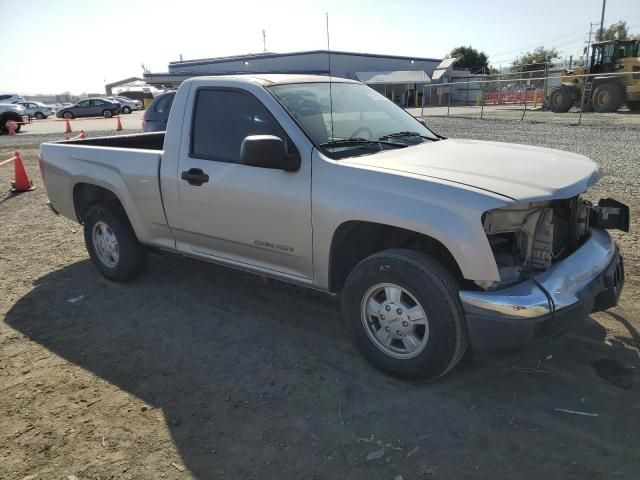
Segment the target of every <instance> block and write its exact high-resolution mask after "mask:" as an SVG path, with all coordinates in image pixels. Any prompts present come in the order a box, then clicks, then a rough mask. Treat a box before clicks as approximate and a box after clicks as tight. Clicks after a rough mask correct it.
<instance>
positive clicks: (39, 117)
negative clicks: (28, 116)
mask: <svg viewBox="0 0 640 480" xmlns="http://www.w3.org/2000/svg"><path fill="white" fill-rule="evenodd" d="M34 117H35V118H36V119H38V120H44V119H45V118H47V117H46V115H45V114H44V113H42V112H36V113H35V115H34Z"/></svg>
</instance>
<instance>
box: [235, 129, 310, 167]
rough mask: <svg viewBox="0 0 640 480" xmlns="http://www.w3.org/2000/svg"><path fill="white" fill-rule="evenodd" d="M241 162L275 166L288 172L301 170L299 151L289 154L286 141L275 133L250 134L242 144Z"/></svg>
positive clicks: (257, 165)
mask: <svg viewBox="0 0 640 480" xmlns="http://www.w3.org/2000/svg"><path fill="white" fill-rule="evenodd" d="M240 163H242V164H243V165H251V166H252V167H260V168H273V169H275V170H284V171H286V172H297V171H298V170H300V155H299V154H298V153H297V151H296V152H295V154H294V153H292V154H287V150H286V148H285V146H284V141H283V140H282V139H281V138H280V137H276V136H274V135H249V136H248V137H245V139H244V140H242V145H241V146H240Z"/></svg>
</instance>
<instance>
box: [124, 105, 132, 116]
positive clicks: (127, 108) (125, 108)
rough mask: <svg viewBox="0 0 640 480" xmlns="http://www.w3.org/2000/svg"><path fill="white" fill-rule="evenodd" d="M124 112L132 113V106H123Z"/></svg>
mask: <svg viewBox="0 0 640 480" xmlns="http://www.w3.org/2000/svg"><path fill="white" fill-rule="evenodd" d="M122 113H124V114H129V113H131V108H130V107H126V106H125V107H122Z"/></svg>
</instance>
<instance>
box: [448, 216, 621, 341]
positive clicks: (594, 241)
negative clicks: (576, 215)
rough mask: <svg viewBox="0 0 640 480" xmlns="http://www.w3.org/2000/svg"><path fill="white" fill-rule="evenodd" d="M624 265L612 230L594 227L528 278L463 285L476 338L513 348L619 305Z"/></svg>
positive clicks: (464, 303) (465, 305)
mask: <svg viewBox="0 0 640 480" xmlns="http://www.w3.org/2000/svg"><path fill="white" fill-rule="evenodd" d="M623 285H624V265H623V261H622V257H621V256H620V253H619V251H618V247H617V245H616V244H615V242H614V241H613V240H612V239H611V237H610V236H609V234H608V233H607V232H606V231H604V230H601V229H597V228H591V229H590V231H589V239H588V240H587V241H586V242H585V243H584V244H583V245H581V246H580V248H578V249H577V250H576V251H575V252H573V253H572V254H571V255H570V256H568V257H567V258H565V259H564V260H562V261H561V262H558V263H557V264H555V265H553V266H552V267H551V268H549V269H547V270H545V271H544V272H541V273H540V274H538V275H536V276H534V277H531V278H530V279H529V280H526V281H524V282H521V283H518V284H516V285H513V286H511V287H508V288H505V289H502V290H496V291H486V292H477V291H461V292H460V299H461V300H462V306H463V308H464V311H465V314H466V318H467V326H468V329H469V336H470V340H471V344H472V345H473V346H475V347H479V348H483V347H488V348H513V347H518V346H523V345H527V344H530V343H534V342H536V341H537V340H541V339H543V338H546V337H548V336H550V335H553V334H554V333H557V332H559V331H562V330H565V329H566V328H568V327H569V325H570V324H571V323H572V322H573V321H574V320H578V319H580V318H584V317H585V316H586V315H588V314H589V313H591V312H592V311H594V310H605V309H607V308H610V307H613V306H615V305H617V303H618V298H619V297H620V293H621V291H622V287H623Z"/></svg>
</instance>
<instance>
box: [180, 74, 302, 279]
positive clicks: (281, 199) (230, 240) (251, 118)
mask: <svg viewBox="0 0 640 480" xmlns="http://www.w3.org/2000/svg"><path fill="white" fill-rule="evenodd" d="M190 103H191V104H192V105H193V109H194V114H193V116H192V118H191V119H190V120H191V122H192V123H191V129H188V128H185V129H184V133H183V137H182V148H181V149H180V157H179V162H178V172H177V173H178V194H179V197H180V208H181V221H182V228H181V229H179V230H178V231H176V240H178V244H179V248H181V249H184V250H186V251H189V252H191V253H193V254H197V255H199V256H204V257H210V258H212V259H220V260H223V261H224V262H225V263H231V264H236V265H240V266H244V267H246V268H248V269H250V270H262V271H265V272H267V273H268V272H277V273H279V274H283V275H286V276H292V277H297V278H299V279H304V280H307V281H308V280H310V279H311V278H312V273H313V269H312V260H311V259H312V243H311V164H310V159H309V158H302V161H301V166H300V169H299V170H298V171H295V172H285V171H283V170H276V169H271V168H263V167H256V166H249V165H243V164H241V163H240V147H241V144H242V141H243V140H244V138H245V137H247V136H250V135H275V136H278V137H280V138H282V139H283V140H285V143H288V145H289V147H290V148H292V149H295V148H296V147H295V145H293V142H292V141H291V139H290V138H289V136H288V135H287V133H286V132H285V131H284V129H283V128H282V126H281V125H280V124H279V123H278V121H277V120H276V119H275V117H274V116H273V115H272V114H271V113H270V112H269V110H268V109H267V108H266V107H265V105H264V104H263V103H262V102H261V101H260V100H259V99H258V98H257V97H256V96H254V95H253V94H251V93H249V92H247V91H243V90H239V89H230V88H211V87H201V88H198V89H195V88H194V89H193V90H192V92H191V93H190ZM183 174H184V175H183ZM192 175H201V176H202V179H203V181H202V183H200V182H199V181H198V182H194V181H189V178H191V176H192ZM183 177H186V178H183Z"/></svg>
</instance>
